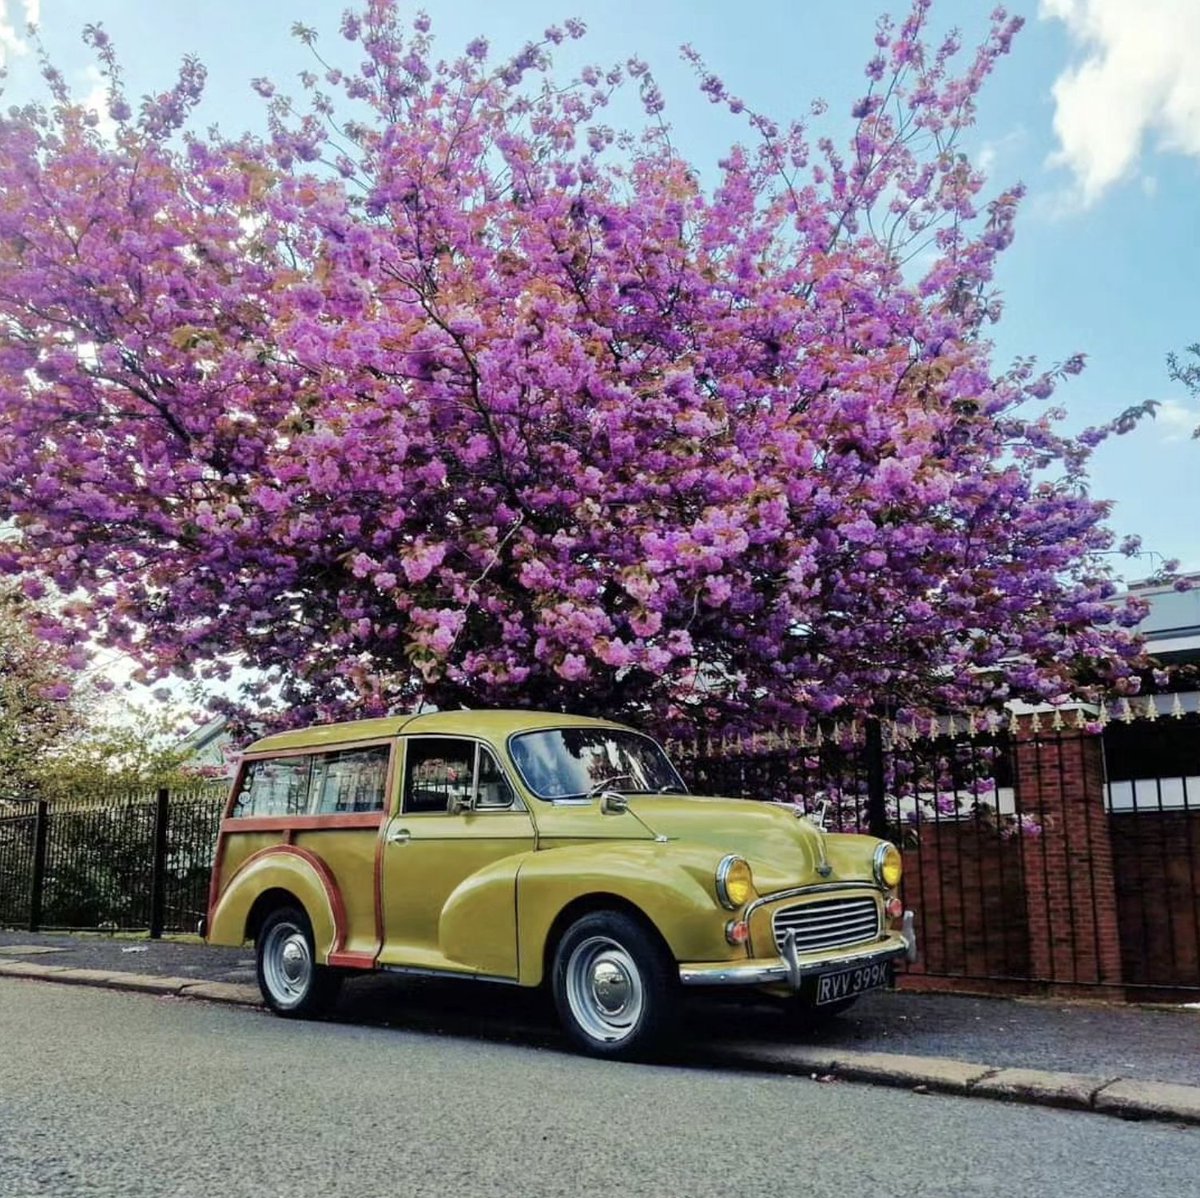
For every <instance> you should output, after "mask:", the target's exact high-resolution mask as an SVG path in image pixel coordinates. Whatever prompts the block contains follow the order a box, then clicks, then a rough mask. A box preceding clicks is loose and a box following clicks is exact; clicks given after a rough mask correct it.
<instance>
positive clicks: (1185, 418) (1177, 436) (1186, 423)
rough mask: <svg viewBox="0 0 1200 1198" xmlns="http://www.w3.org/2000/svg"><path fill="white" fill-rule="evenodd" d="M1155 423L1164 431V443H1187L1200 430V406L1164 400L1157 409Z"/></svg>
mask: <svg viewBox="0 0 1200 1198" xmlns="http://www.w3.org/2000/svg"><path fill="white" fill-rule="evenodd" d="M1154 423H1155V424H1157V425H1158V426H1159V427H1160V428H1161V429H1162V433H1163V436H1162V439H1163V440H1164V441H1185V440H1187V439H1189V438H1190V437H1191V435H1192V432H1193V430H1195V429H1197V428H1200V405H1197V406H1191V405H1189V404H1186V403H1180V402H1179V400H1177V399H1164V400H1163V401H1162V403H1160V404H1159V405H1158V407H1157V408H1156V409H1155V412H1154Z"/></svg>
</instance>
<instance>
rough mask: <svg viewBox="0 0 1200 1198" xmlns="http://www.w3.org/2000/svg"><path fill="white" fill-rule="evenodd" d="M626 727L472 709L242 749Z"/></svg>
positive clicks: (319, 729)
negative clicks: (416, 736) (415, 736)
mask: <svg viewBox="0 0 1200 1198" xmlns="http://www.w3.org/2000/svg"><path fill="white" fill-rule="evenodd" d="M586 727H597V728H625V727H627V725H625V724H618V723H616V722H615V721H613V720H599V719H594V718H592V717H591V716H584V715H567V714H564V713H563V712H559V711H524V710H511V711H504V710H473V711H427V712H422V713H421V714H419V715H394V716H384V717H383V718H382V719H375V720H351V721H347V722H346V723H341V724H314V725H312V726H311V727H308V728H293V729H291V730H290V731H288V732H276V733H273V734H272V735H270V736H264V737H263V738H262V739H261V740H256V741H255V742H254V743H253V744H252V745H249V746H248V747H247V748H246V750H245V752H247V753H264V752H270V751H273V750H275V751H278V750H284V749H307V748H318V747H321V746H325V745H337V744H344V743H346V742H349V741H364V740H383V739H386V738H389V737H393V736H398V735H400V734H401V733H404V734H405V735H412V734H414V733H422V734H424V735H437V734H439V733H440V734H443V735H447V736H450V735H457V736H479V737H482V738H484V739H485V740H490V741H493V742H499V741H503V740H504V738H505V737H507V736H510V735H511V734H512V733H514V732H533V731H536V730H537V729H540V728H586Z"/></svg>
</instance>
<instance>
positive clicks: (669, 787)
mask: <svg viewBox="0 0 1200 1198" xmlns="http://www.w3.org/2000/svg"><path fill="white" fill-rule="evenodd" d="M687 792H688V788H687V787H686V786H684V785H683V783H682V782H668V783H667V784H666V786H660V787H659V788H658V789H657V790H656V791H655V792H654V793H655V794H656V795H685V794H687Z"/></svg>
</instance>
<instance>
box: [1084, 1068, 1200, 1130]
mask: <svg viewBox="0 0 1200 1198" xmlns="http://www.w3.org/2000/svg"><path fill="white" fill-rule="evenodd" d="M1094 1105H1095V1109H1096V1110H1098V1111H1103V1112H1104V1113H1105V1114H1109V1115H1118V1116H1119V1117H1120V1118H1122V1119H1158V1120H1169V1121H1171V1122H1176V1123H1200V1086H1180V1085H1175V1084H1173V1083H1171V1082H1148V1081H1138V1080H1136V1079H1134V1078H1131V1077H1121V1078H1118V1079H1117V1080H1116V1081H1114V1082H1110V1083H1109V1084H1108V1085H1107V1086H1105V1087H1104V1089H1103V1090H1101V1091H1100V1092H1099V1093H1098V1094H1097V1095H1096V1098H1095V1103H1094Z"/></svg>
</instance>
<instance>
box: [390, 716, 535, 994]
mask: <svg viewBox="0 0 1200 1198" xmlns="http://www.w3.org/2000/svg"><path fill="white" fill-rule="evenodd" d="M403 744H404V754H403V756H404V766H403V770H404V779H403V786H402V790H401V796H400V805H399V809H398V812H397V814H396V815H395V816H394V817H393V818H392V820H391V821H390V822H389V824H388V828H387V832H386V834H385V837H384V844H383V852H382V859H381V865H380V868H381V872H382V876H381V888H380V889H381V904H382V913H383V946H382V948H381V951H380V955H379V964H380V965H382V966H387V965H392V966H409V967H415V968H424V969H450V970H454V971H456V972H469V973H484V974H489V975H494V976H497V977H511V978H515V977H516V976H517V929H516V895H515V885H516V883H515V878H510V879H508V880H507V881H505V882H503V883H501V884H496V883H493V884H492V885H490V886H488V887H484V888H481V890H480V894H479V896H475V897H473V906H472V908H471V912H472V918H471V927H470V934H469V935H468V936H467V938H466V943H467V944H468V945H469V947H464V940H463V937H462V935H461V932H462V928H461V922H460V926H459V932H460V935H459V937H458V939H457V940H456V941H455V942H454V943H453V944H448V943H446V942H445V938H444V932H445V929H444V928H443V926H442V913H443V909H444V908H445V906H446V903H447V900H448V899H450V898H451V896H452V895H453V894H454V893H455V891H456V890H458V889H459V888H460V887H461V886H462V884H463V883H464V882H466V881H467V880H468V879H469V878H472V877H473V876H474V875H476V874H477V873H478V872H479V871H480V870H482V869H485V868H486V867H487V866H489V865H492V864H493V863H495V862H497V861H499V860H500V859H502V858H504V857H508V856H512V855H515V854H519V853H523V852H526V851H527V850H529V849H532V848H533V846H534V839H535V832H534V825H533V821H532V820H531V818H530V815H529V812H528V811H527V810H526V809H525V808H524V806H523V804H522V803H521V801H520V798H519V797H518V795H517V793H516V791H515V789H514V787H513V786H512V784H511V782H510V780H509V779H508V778H507V776H506V775H505V773H504V771H503V769H502V768H501V767H500V765H499V763H498V761H497V758H496V755H495V753H493V752H492V750H491V749H490V748H488V746H487V745H485V744H483V743H482V742H479V741H476V740H473V739H471V738H468V737H458V736H411V737H405V738H403Z"/></svg>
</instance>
